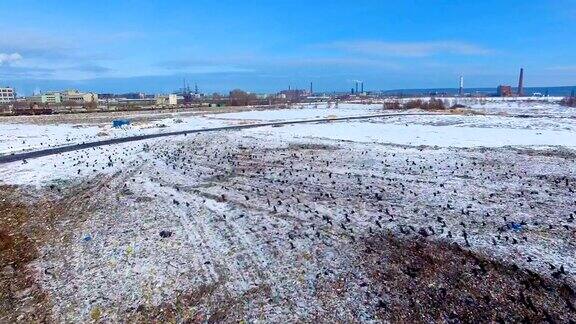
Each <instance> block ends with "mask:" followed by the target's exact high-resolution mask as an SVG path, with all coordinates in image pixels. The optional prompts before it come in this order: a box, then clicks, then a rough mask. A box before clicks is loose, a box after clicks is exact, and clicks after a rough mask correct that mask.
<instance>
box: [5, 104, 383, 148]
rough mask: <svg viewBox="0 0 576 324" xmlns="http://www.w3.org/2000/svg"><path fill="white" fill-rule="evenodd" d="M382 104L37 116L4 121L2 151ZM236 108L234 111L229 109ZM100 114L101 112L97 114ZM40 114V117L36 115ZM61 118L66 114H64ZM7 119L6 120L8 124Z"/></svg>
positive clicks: (347, 112) (350, 112) (359, 111)
mask: <svg viewBox="0 0 576 324" xmlns="http://www.w3.org/2000/svg"><path fill="white" fill-rule="evenodd" d="M380 109H381V106H379V105H371V106H370V105H353V104H348V105H346V104H343V105H340V107H339V108H338V109H335V108H328V106H327V105H326V104H321V105H320V104H319V105H302V106H297V107H296V108H294V109H280V110H264V111H262V110H252V111H244V110H246V109H245V108H238V109H236V110H241V111H243V112H237V113H218V114H210V113H208V112H204V113H193V114H192V113H188V112H175V113H165V112H160V113H158V114H156V115H155V114H153V113H146V114H144V115H138V114H134V113H127V114H126V116H122V115H121V114H119V113H117V112H114V113H110V114H109V115H110V116H109V117H108V118H107V117H106V116H102V115H107V114H81V115H73V116H33V117H21V118H14V117H10V118H6V119H0V154H8V153H14V152H20V151H29V150H35V149H42V148H50V147H57V146H62V145H70V144H77V143H83V142H93V141H99V140H104V139H111V138H119V137H127V136H135V135H144V134H157V133H164V132H175V131H181V130H190V129H201V128H209V127H218V126H226V125H235V124H246V123H252V122H258V121H260V122H263V121H286V120H302V119H311V118H329V117H345V116H357V115H365V114H370V113H375V112H378V111H379V110H380ZM228 110H231V109H228ZM93 115H96V116H93ZM36 117H37V118H36ZM60 117H61V118H60ZM114 118H128V119H131V120H133V123H132V125H130V126H127V127H122V128H113V127H112V123H111V120H112V119H114ZM3 121H4V122H3Z"/></svg>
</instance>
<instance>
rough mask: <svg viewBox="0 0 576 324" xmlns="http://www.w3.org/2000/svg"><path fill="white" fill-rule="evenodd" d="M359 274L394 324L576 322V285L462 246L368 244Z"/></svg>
mask: <svg viewBox="0 0 576 324" xmlns="http://www.w3.org/2000/svg"><path fill="white" fill-rule="evenodd" d="M362 254H363V255H362V256H361V257H360V258H359V260H360V262H359V268H360V269H361V270H362V271H363V272H365V273H366V275H367V276H368V279H369V280H370V281H371V283H370V290H371V294H372V296H373V297H372V299H373V300H372V301H371V302H372V303H373V304H374V305H375V308H376V311H375V314H376V316H377V318H379V319H386V320H389V321H392V322H404V323H409V322H428V323H430V322H455V323H460V322H478V321H480V322H563V323H568V322H574V321H576V309H575V305H576V295H575V289H574V287H571V286H570V285H568V284H567V283H565V282H563V280H562V278H560V279H559V280H553V279H547V278H543V277H541V276H540V275H539V274H536V273H533V272H529V271H524V270H521V269H518V267H516V266H514V265H506V264H502V263H499V262H496V261H493V260H490V259H488V258H486V257H484V256H480V255H477V254H474V253H472V252H470V251H467V250H463V249H462V248H460V247H459V246H456V245H449V244H446V243H439V242H430V241H426V240H423V239H416V238H414V239H412V240H410V239H399V238H397V237H394V236H391V235H389V236H383V237H376V236H375V237H371V238H369V239H368V240H367V241H366V242H365V246H364V251H363V253H362Z"/></svg>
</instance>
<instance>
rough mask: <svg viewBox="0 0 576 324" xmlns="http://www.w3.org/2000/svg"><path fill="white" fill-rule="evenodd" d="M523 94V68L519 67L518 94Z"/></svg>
mask: <svg viewBox="0 0 576 324" xmlns="http://www.w3.org/2000/svg"><path fill="white" fill-rule="evenodd" d="M523 95H524V68H521V69H520V78H519V79H518V96H519V97H521V96H523Z"/></svg>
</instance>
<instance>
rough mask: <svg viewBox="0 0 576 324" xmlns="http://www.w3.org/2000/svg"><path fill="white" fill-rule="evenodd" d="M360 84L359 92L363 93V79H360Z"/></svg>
mask: <svg viewBox="0 0 576 324" xmlns="http://www.w3.org/2000/svg"><path fill="white" fill-rule="evenodd" d="M360 86H361V87H360V89H361V90H360V92H361V93H364V81H362V83H360Z"/></svg>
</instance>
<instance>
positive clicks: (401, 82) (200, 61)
mask: <svg viewBox="0 0 576 324" xmlns="http://www.w3.org/2000/svg"><path fill="white" fill-rule="evenodd" d="M0 5H1V6H2V7H3V8H9V10H8V11H4V12H3V14H2V18H1V19H0V31H1V35H0V85H11V86H15V87H17V88H18V89H19V90H20V92H21V93H29V92H32V91H34V90H50V89H58V88H61V87H77V88H81V89H86V90H88V89H91V90H95V91H98V92H124V91H146V92H167V91H171V90H174V89H177V88H178V87H180V86H181V84H182V82H183V81H182V80H183V78H186V79H187V80H189V82H190V83H192V84H193V83H194V82H197V83H198V85H199V87H200V88H201V90H204V91H206V92H213V91H227V90H229V89H231V88H243V89H247V90H252V91H259V92H265V91H277V90H279V89H283V88H287V87H288V85H291V86H292V87H307V85H308V84H309V82H310V81H313V82H314V83H315V85H316V89H318V90H345V89H350V87H352V85H353V82H354V80H363V81H365V83H366V87H367V89H370V90H383V89H398V88H434V87H455V86H457V82H458V76H459V75H464V77H465V80H466V85H467V86H470V87H495V86H496V85H498V84H500V83H509V84H514V83H515V82H516V78H517V74H518V70H519V68H520V67H524V68H525V69H526V75H527V80H526V83H527V85H528V86H553V85H576V43H575V42H574V31H575V30H576V9H575V8H576V0H556V1H543V0H542V1H534V0H524V1H506V0H500V1H492V0H487V1H458V0H452V1H440V0H439V1H411V0H401V1H384V0H377V1H361V0H358V1H340V0H323V1H310V0H308V1H300V0H290V1H264V0H262V1H256V0H245V1H215V0H212V1H204V0H196V1H175V0H163V1H155V0H149V1H132V0H125V1H108V0H100V1H88V0H87V1H70V0H60V1H51V0H42V1H29V0H18V1H13V0H12V1H7V0H0ZM7 12H9V14H7Z"/></svg>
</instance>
